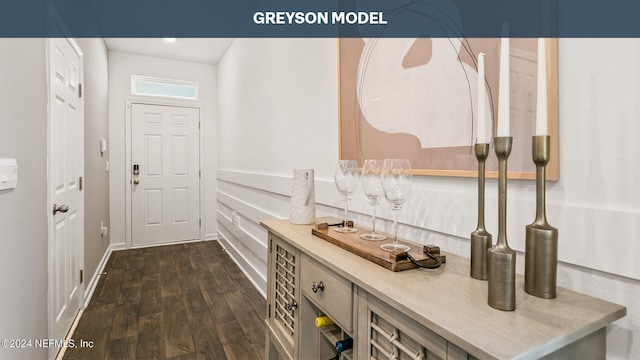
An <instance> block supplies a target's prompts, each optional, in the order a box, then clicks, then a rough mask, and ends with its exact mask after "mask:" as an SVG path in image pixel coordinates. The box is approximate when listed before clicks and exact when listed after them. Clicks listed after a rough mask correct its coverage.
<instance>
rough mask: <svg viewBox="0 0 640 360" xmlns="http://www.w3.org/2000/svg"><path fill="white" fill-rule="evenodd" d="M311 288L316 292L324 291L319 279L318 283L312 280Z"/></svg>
mask: <svg viewBox="0 0 640 360" xmlns="http://www.w3.org/2000/svg"><path fill="white" fill-rule="evenodd" d="M311 290H313V292H314V293H317V292H318V290H320V291H324V284H323V283H322V281H320V282H319V283H318V284H316V282H315V281H314V282H313V284H311Z"/></svg>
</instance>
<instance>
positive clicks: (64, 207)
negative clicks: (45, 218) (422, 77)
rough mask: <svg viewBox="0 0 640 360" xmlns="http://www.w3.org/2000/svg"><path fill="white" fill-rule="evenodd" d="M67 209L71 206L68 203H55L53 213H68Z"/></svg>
mask: <svg viewBox="0 0 640 360" xmlns="http://www.w3.org/2000/svg"><path fill="white" fill-rule="evenodd" d="M67 211H69V207H68V206H67V205H60V206H58V205H56V204H53V215H55V214H56V213H58V212H61V213H66V212H67Z"/></svg>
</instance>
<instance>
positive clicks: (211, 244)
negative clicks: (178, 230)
mask: <svg viewBox="0 0 640 360" xmlns="http://www.w3.org/2000/svg"><path fill="white" fill-rule="evenodd" d="M105 272H107V275H103V276H102V277H101V279H100V282H99V283H98V285H97V288H96V291H95V293H94V295H93V298H92V299H91V302H90V303H89V306H88V307H87V309H86V310H85V311H84V314H83V315H82V318H81V319H80V322H79V324H78V326H77V328H76V330H75V332H74V334H73V339H74V341H75V344H76V347H75V348H73V349H68V350H67V352H66V354H65V356H64V359H261V358H262V354H263V352H264V332H265V328H264V323H263V318H264V311H265V300H264V298H263V297H262V295H260V293H259V292H258V291H257V290H256V289H255V287H254V286H253V285H252V284H251V283H250V282H249V281H248V280H247V278H246V277H245V275H244V274H243V273H242V272H241V271H240V270H239V269H238V267H237V266H236V265H235V264H234V263H233V261H232V260H231V259H230V258H229V256H227V254H226V253H225V252H224V250H223V249H222V248H221V247H220V245H219V244H218V242H216V241H207V242H197V243H188V244H179V245H169V246H160V247H152V248H144V249H132V250H123V251H117V252H114V253H113V254H112V256H111V258H110V259H109V262H108V264H107V266H106V267H105ZM81 340H83V341H92V342H93V345H94V346H93V347H92V348H91V347H88V346H87V347H85V348H81V347H80V341H81Z"/></svg>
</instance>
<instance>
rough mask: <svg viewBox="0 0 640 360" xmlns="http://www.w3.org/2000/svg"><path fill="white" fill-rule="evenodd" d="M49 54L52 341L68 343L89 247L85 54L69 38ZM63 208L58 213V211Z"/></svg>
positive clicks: (56, 41) (55, 40)
mask: <svg viewBox="0 0 640 360" xmlns="http://www.w3.org/2000/svg"><path fill="white" fill-rule="evenodd" d="M48 51H49V87H50V89H49V90H50V92H49V96H50V98H49V111H50V116H49V146H48V149H49V167H48V177H49V180H48V186H49V188H48V192H49V201H50V204H51V208H50V209H49V216H51V217H52V219H53V220H52V221H51V222H50V229H49V249H48V252H49V262H50V263H49V324H50V332H51V333H50V337H51V338H53V339H63V338H64V337H65V335H66V334H67V331H68V330H69V329H70V327H71V323H72V322H73V320H74V318H75V316H76V314H77V313H78V311H79V310H80V306H81V304H82V298H83V290H82V285H81V278H80V270H81V266H82V265H81V264H82V251H83V242H84V215H83V214H84V192H83V191H82V183H81V177H82V176H83V172H84V141H83V139H84V124H83V115H82V108H81V106H82V100H81V97H80V93H79V86H80V79H81V77H82V60H81V57H80V55H79V54H78V53H77V52H76V51H75V49H74V48H73V47H72V46H71V44H70V43H69V40H67V39H65V38H52V39H50V40H49V42H48ZM54 206H55V207H56V208H57V209H59V211H54V210H53V207H54Z"/></svg>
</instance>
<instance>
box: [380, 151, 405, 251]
mask: <svg viewBox="0 0 640 360" xmlns="http://www.w3.org/2000/svg"><path fill="white" fill-rule="evenodd" d="M382 186H383V189H384V197H385V198H386V199H387V201H388V202H389V203H390V204H391V205H392V206H393V207H392V208H391V210H393V213H394V217H393V243H389V244H382V245H380V248H381V249H382V250H386V251H395V252H399V251H409V247H408V246H406V245H401V244H398V212H399V211H400V210H402V206H403V205H404V203H405V202H406V201H407V198H408V197H409V192H410V191H411V164H410V163H409V160H407V159H385V161H384V165H383V166H382Z"/></svg>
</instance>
